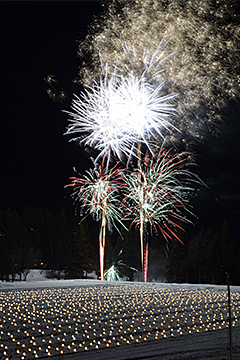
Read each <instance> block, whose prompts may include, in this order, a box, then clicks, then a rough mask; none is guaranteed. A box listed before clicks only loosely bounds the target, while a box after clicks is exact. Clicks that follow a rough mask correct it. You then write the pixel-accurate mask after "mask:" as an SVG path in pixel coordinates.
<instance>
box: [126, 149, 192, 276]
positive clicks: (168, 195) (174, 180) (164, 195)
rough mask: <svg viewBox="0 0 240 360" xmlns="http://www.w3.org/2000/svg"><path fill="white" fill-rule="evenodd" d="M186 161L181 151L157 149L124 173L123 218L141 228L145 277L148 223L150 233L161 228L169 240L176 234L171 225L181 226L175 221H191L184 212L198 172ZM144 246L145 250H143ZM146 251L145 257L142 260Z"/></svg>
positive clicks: (186, 157)
mask: <svg viewBox="0 0 240 360" xmlns="http://www.w3.org/2000/svg"><path fill="white" fill-rule="evenodd" d="M187 165H189V154H188V153H185V152H184V153H180V154H177V155H173V156H171V154H170V150H168V151H163V150H162V151H160V153H159V155H158V156H157V158H156V159H154V158H153V157H152V158H151V159H150V158H149V157H148V155H147V154H146V156H145V161H144V164H143V165H142V166H141V167H140V169H139V170H138V171H136V172H133V173H131V174H130V175H129V174H126V175H124V181H125V183H126V186H125V189H126V190H125V199H124V201H123V208H124V211H125V212H126V215H125V218H127V219H131V220H132V224H133V223H134V224H135V225H136V226H138V227H139V228H140V243H141V261H142V268H143V270H144V274H145V281H146V277H147V270H146V266H145V265H146V264H147V252H148V246H147V226H148V224H149V225H150V233H151V234H152V232H153V231H155V232H159V230H160V232H161V233H162V235H163V236H164V238H165V240H166V241H168V240H169V239H170V238H172V237H175V238H177V239H178V240H179V241H180V242H181V240H180V239H179V238H178V236H177V235H176V234H175V233H174V231H173V228H174V227H178V228H180V229H182V228H181V227H180V225H179V224H178V222H180V221H181V222H190V221H189V220H188V219H187V218H186V217H185V216H184V215H183V210H187V211H189V209H188V208H187V204H188V200H189V194H190V193H192V192H193V190H194V189H193V188H192V187H190V186H189V185H188V183H189V182H190V181H191V182H192V181H197V182H199V179H198V178H197V176H196V175H195V176H194V174H192V173H191V172H189V170H188V169H187V168H186V167H187ZM144 247H145V250H144ZM144 252H145V261H144Z"/></svg>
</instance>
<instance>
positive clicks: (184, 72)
mask: <svg viewBox="0 0 240 360" xmlns="http://www.w3.org/2000/svg"><path fill="white" fill-rule="evenodd" d="M103 7H105V11H103V13H102V14H100V15H99V16H98V17H97V18H96V19H95V20H94V22H93V24H92V27H91V33H89V34H88V35H87V37H86V38H85V39H84V40H83V41H81V42H80V43H79V55H80V57H81V58H82V60H83V64H82V66H81V70H80V78H81V80H82V83H83V84H84V85H86V84H89V80H90V79H91V81H92V79H94V78H95V79H98V78H99V74H101V73H102V68H101V64H100V61H99V56H98V55H99V50H100V51H101V57H102V61H103V62H104V63H107V64H108V66H109V69H110V71H112V69H113V68H114V66H115V64H116V63H117V64H118V66H119V67H120V68H121V69H122V71H123V72H124V73H125V74H127V73H128V72H129V69H130V70H131V71H132V70H133V71H134V72H135V74H138V76H141V75H142V73H143V71H145V70H146V66H148V65H149V66H148V74H150V75H151V74H153V73H155V74H157V75H156V77H157V80H158V82H159V83H161V82H162V81H163V79H165V81H166V85H167V86H166V88H167V92H168V93H169V94H171V93H178V94H179V101H178V110H179V113H180V114H181V116H180V117H178V118H177V119H175V121H174V122H173V123H172V124H173V125H174V126H175V127H176V128H178V129H179V130H180V131H181V132H182V133H183V134H187V135H190V136H193V137H194V138H198V139H202V138H203V136H204V133H205V132H206V131H207V130H210V132H212V133H216V132H217V131H218V128H217V124H218V122H219V120H220V110H221V109H222V108H223V107H224V106H225V105H226V103H227V102H228V101H230V100H234V99H237V98H238V97H239V93H240V92H239V90H240V86H239V85H240V41H239V40H240V39H239V37H240V21H239V15H238V13H239V10H238V9H237V2H236V1H234V0H198V1H196V0H130V1H129V0H113V1H109V2H107V3H103ZM162 39H164V50H165V53H164V54H165V57H166V58H168V56H169V55H171V54H172V53H175V55H174V56H173V57H171V56H170V57H169V58H168V61H166V62H164V61H162V62H161V63H160V64H159V63H158V62H157V61H155V62H154V63H152V64H151V65H150V62H149V59H150V58H151V57H152V56H153V54H154V53H155V51H156V49H157V48H158V45H159V43H161V41H162ZM126 44H127V45H126ZM156 60H157V57H156ZM162 68H164V73H162V72H160V73H159V69H162ZM174 136H175V138H178V137H179V133H175V134H174ZM173 140H174V139H173Z"/></svg>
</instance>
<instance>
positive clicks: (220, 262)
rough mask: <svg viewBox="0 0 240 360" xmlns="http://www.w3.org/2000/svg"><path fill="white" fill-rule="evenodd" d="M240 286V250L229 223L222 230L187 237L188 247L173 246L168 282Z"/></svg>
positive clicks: (202, 230) (185, 242)
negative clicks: (229, 281) (228, 278)
mask: <svg viewBox="0 0 240 360" xmlns="http://www.w3.org/2000/svg"><path fill="white" fill-rule="evenodd" d="M227 275H230V279H231V283H232V284H234V285H240V248H239V244H236V243H235V242H234V241H233V239H232V235H231V231H230V228H229V225H228V222H227V220H224V222H223V224H222V226H221V227H220V229H219V230H217V231H213V230H212V229H211V227H207V228H202V229H201V230H200V232H199V233H198V234H196V235H194V236H186V238H185V239H184V246H183V245H181V244H180V243H179V242H177V241H172V243H171V245H170V251H169V257H168V265H167V271H166V278H167V281H168V282H179V283H184V282H187V283H197V284H198V283H202V284H226V276H227Z"/></svg>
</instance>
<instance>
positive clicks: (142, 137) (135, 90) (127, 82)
mask: <svg viewBox="0 0 240 360" xmlns="http://www.w3.org/2000/svg"><path fill="white" fill-rule="evenodd" d="M157 53H158V52H157ZM154 58H155V57H152V59H151V62H150V64H149V65H148V66H146V67H145V71H143V73H142V74H141V76H140V77H137V76H135V75H134V73H133V72H130V71H129V72H128V74H127V75H126V76H123V75H121V72H120V73H118V71H117V70H118V68H117V66H115V68H114V71H113V72H112V74H110V75H109V74H108V72H107V71H106V73H105V76H104V77H103V78H100V82H99V84H98V83H96V82H94V83H93V85H92V86H91V87H90V88H89V89H87V90H86V91H85V92H82V93H81V94H80V97H77V96H76V95H75V100H73V102H72V105H71V107H72V109H73V110H74V112H67V113H68V114H69V115H70V116H71V119H70V125H69V127H68V130H67V132H66V134H70V135H72V134H74V135H75V137H74V138H73V139H72V140H80V144H81V145H88V146H90V147H91V148H94V149H95V150H98V151H99V154H98V156H97V158H96V161H98V160H99V159H100V158H101V157H103V156H104V155H105V156H106V154H107V156H108V158H109V159H110V157H111V156H114V157H117V158H118V159H121V160H122V159H123V157H124V156H125V157H127V158H131V156H132V155H135V156H136V154H137V144H138V143H139V142H140V143H144V144H145V145H146V146H147V147H148V148H149V149H151V148H152V143H153V142H154V139H155V138H156V137H162V138H164V137H165V133H169V132H171V131H173V130H174V131H175V130H176V129H175V127H174V126H173V124H172V118H173V117H174V116H175V115H176V108H175V105H174V104H173V103H172V100H173V99H174V98H175V96H176V95H175V94H165V91H164V82H161V83H158V82H156V80H155V76H156V74H155V73H153V74H152V75H151V78H149V74H150V71H149V70H150V68H151V64H152V63H154ZM158 62H159V61H158ZM146 63H147V59H146ZM109 159H108V161H109Z"/></svg>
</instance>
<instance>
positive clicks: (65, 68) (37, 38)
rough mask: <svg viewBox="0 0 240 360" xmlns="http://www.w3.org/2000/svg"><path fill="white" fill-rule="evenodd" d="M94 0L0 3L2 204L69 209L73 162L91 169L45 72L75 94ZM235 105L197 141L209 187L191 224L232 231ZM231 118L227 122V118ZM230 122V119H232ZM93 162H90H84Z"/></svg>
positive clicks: (238, 197) (239, 188)
mask: <svg viewBox="0 0 240 360" xmlns="http://www.w3.org/2000/svg"><path fill="white" fill-rule="evenodd" d="M100 11H101V7H100V2H99V1H70V2H64V1H60V2H54V1H50V2H41V1H39V2H38V1H36V2H31V1H27V2H21V1H19V2H0V14H1V15H0V17H1V21H0V26H1V132H0V134H1V139H0V146H1V186H0V199H1V202H0V208H2V209H6V208H7V207H10V208H12V209H17V210H21V209H22V208H23V207H24V205H25V204H28V205H30V206H32V207H37V206H38V205H40V206H45V205H47V206H48V208H49V209H50V210H51V211H53V212H59V211H60V209H61V206H62V205H64V206H66V207H67V208H69V209H70V208H71V207H72V201H71V200H70V199H69V194H70V191H69V189H64V185H65V184H67V183H68V179H69V177H70V176H72V175H74V172H73V167H74V166H76V167H78V168H79V169H80V168H86V167H88V165H87V164H88V161H87V159H86V157H85V156H84V154H83V152H82V150H81V148H79V147H77V146H76V145H75V144H73V143H69V142H68V138H67V137H66V136H63V133H64V131H65V128H66V126H67V114H64V113H63V112H62V111H61V110H63V109H65V110H69V109H70V107H69V105H70V102H69V101H67V102H65V103H54V102H53V101H52V100H51V99H50V98H49V96H48V95H47V93H46V89H47V88H48V87H47V84H46V83H45V82H44V80H43V78H45V77H46V76H47V75H48V74H54V75H56V78H57V79H58V80H59V83H58V84H57V85H56V87H57V89H58V90H64V91H66V92H67V93H69V94H70V96H71V94H72V93H78V92H79V88H78V87H76V86H75V87H73V85H72V83H71V80H73V79H74V78H75V77H76V76H77V73H78V68H79V66H80V65H81V63H80V59H79V58H78V57H77V44H76V41H75V40H76V39H78V38H82V37H85V35H86V33H87V27H88V24H89V23H90V22H91V19H92V16H93V15H94V14H97V13H99V12H100ZM239 110H240V105H238V104H231V105H230V106H229V108H228V110H227V111H226V113H225V114H224V117H225V119H226V122H225V123H224V124H223V125H222V126H221V130H222V133H221V135H220V137H219V138H218V139H216V138H212V137H211V136H209V137H208V138H206V141H205V144H203V145H198V146H197V145H195V148H194V150H195V151H196V153H197V154H198V157H197V159H198V160H197V161H198V164H199V169H198V173H199V174H200V175H201V177H202V179H203V180H204V181H205V182H206V184H207V185H208V186H209V189H207V188H205V189H203V190H201V191H200V192H199V195H198V197H197V198H196V199H195V200H194V210H193V211H194V213H195V214H196V215H197V216H198V217H199V219H195V220H194V223H195V225H196V228H200V226H202V225H205V226H208V225H211V226H213V228H214V227H219V226H220V225H221V224H222V222H223V219H224V218H227V219H228V220H229V222H230V224H231V226H232V228H233V230H234V234H236V236H237V228H238V222H239V220H240V217H239V215H240V182H239V174H240V170H239V165H240V146H239V145H240V115H239V114H240V111H239ZM228 123H229V124H228ZM230 123H231V124H230ZM89 164H90V162H89Z"/></svg>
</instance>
